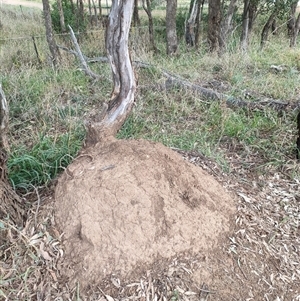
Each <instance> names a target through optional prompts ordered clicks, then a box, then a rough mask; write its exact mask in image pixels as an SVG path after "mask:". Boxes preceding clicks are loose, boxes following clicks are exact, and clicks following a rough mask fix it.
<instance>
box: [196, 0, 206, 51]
mask: <svg viewBox="0 0 300 301" xmlns="http://www.w3.org/2000/svg"><path fill="white" fill-rule="evenodd" d="M204 2H205V0H199V1H198V9H197V16H196V28H195V45H196V47H198V45H199V37H200V22H201V19H202V13H203V6H204Z"/></svg>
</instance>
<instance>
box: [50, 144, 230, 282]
mask: <svg viewBox="0 0 300 301" xmlns="http://www.w3.org/2000/svg"><path fill="white" fill-rule="evenodd" d="M55 212H56V214H55V215H56V217H55V218H56V222H57V224H58V227H59V228H60V230H61V231H62V232H64V246H65V252H66V254H65V259H64V263H65V267H66V266H68V269H66V268H65V269H63V270H62V271H61V272H62V273H63V274H64V275H65V276H67V277H68V278H69V279H71V280H70V281H71V282H72V283H75V282H77V281H78V282H79V283H80V287H81V288H87V287H89V286H91V285H92V284H96V283H99V281H100V280H101V279H104V278H105V277H108V276H110V275H112V274H114V275H117V276H118V277H120V278H126V277H131V276H132V275H135V278H136V277H138V273H144V272H145V271H146V269H148V268H149V266H151V264H153V263H155V262H158V260H159V262H161V261H162V259H166V260H168V259H170V258H174V257H176V256H180V254H184V256H187V254H188V255H189V257H192V256H198V255H200V256H201V257H202V258H205V257H206V256H209V255H210V254H213V253H214V252H215V254H217V253H218V251H219V250H220V249H221V248H222V242H223V241H224V239H225V238H227V237H228V235H227V234H228V232H229V230H231V229H230V225H231V217H232V215H233V213H234V212H235V205H234V200H233V198H232V196H231V195H229V194H228V193H227V192H226V191H225V190H224V188H223V187H222V186H221V185H220V184H219V183H218V182H217V181H216V180H215V179H214V178H213V177H212V176H210V175H209V174H208V173H206V172H205V171H204V170H202V169H201V168H200V167H196V166H194V165H192V164H190V163H189V162H187V161H185V160H183V158H182V157H181V156H179V155H178V154H177V153H175V152H174V151H172V150H170V149H169V148H167V147H165V146H163V145H162V144H158V143H152V142H148V141H144V140H138V141H136V140H115V139H111V140H108V141H107V142H106V143H105V144H101V145H100V144H99V145H96V146H95V147H94V148H91V149H87V150H85V152H83V153H81V154H80V155H79V156H78V157H77V158H76V160H74V162H73V163H72V164H71V165H70V166H69V167H68V169H67V170H66V171H65V172H64V173H63V175H62V176H61V177H60V179H59V181H58V184H57V187H56V192H55ZM196 274H197V278H198V280H199V281H203V280H204V278H209V277H210V276H209V271H205V269H200V270H199V271H197V273H196ZM130 275H131V276H130Z"/></svg>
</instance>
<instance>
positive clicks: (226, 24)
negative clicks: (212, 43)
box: [219, 0, 237, 50]
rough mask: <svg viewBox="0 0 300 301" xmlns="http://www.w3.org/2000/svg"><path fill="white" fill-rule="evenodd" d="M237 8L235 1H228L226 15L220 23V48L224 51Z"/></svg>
mask: <svg viewBox="0 0 300 301" xmlns="http://www.w3.org/2000/svg"><path fill="white" fill-rule="evenodd" d="M236 7H237V0H230V3H229V6H228V10H227V13H226V15H225V17H224V19H223V20H222V23H221V33H220V41H219V44H220V48H221V49H222V50H224V49H225V48H226V46H227V42H228V37H229V35H230V34H231V32H232V19H233V15H234V12H235V10H236Z"/></svg>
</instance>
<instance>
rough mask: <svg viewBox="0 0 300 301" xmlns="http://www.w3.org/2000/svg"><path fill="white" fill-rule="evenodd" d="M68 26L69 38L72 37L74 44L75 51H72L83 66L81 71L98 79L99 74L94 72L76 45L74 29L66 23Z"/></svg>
mask: <svg viewBox="0 0 300 301" xmlns="http://www.w3.org/2000/svg"><path fill="white" fill-rule="evenodd" d="M68 28H69V30H70V35H71V39H72V42H73V44H74V47H75V50H76V51H75V53H74V52H73V51H72V53H73V54H76V56H77V57H78V59H79V61H80V63H81V65H82V67H83V71H84V72H85V74H86V75H88V76H90V77H91V78H93V79H99V78H100V76H99V75H98V74H96V73H94V72H93V71H92V70H91V69H90V68H89V66H88V64H87V62H86V60H85V58H84V56H83V54H82V52H81V50H80V47H79V45H78V42H77V39H76V36H75V34H74V31H73V29H72V27H71V26H70V25H68Z"/></svg>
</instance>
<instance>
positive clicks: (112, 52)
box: [85, 0, 136, 147]
mask: <svg viewBox="0 0 300 301" xmlns="http://www.w3.org/2000/svg"><path fill="white" fill-rule="evenodd" d="M133 7H134V0H123V1H118V0H113V1H112V6H111V12H110V14H109V20H108V27H107V35H106V48H107V55H108V59H109V62H110V64H111V69H112V75H113V83H114V87H113V92H112V95H111V100H110V101H109V103H108V104H106V105H104V106H103V109H102V112H101V113H100V114H99V115H98V116H96V117H95V120H94V121H91V122H89V123H88V124H87V136H86V141H85V145H86V147H90V146H93V145H95V144H96V143H98V142H102V141H105V139H106V138H108V137H109V136H115V135H116V133H117V132H118V131H119V129H120V128H121V126H122V125H123V123H124V122H125V120H126V118H127V116H128V115H129V113H130V112H131V109H132V106H133V103H134V93H135V90H136V83H135V76H134V71H133V68H132V64H131V60H130V55H129V50H128V36H129V30H130V24H131V19H132V14H133Z"/></svg>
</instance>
